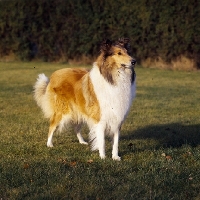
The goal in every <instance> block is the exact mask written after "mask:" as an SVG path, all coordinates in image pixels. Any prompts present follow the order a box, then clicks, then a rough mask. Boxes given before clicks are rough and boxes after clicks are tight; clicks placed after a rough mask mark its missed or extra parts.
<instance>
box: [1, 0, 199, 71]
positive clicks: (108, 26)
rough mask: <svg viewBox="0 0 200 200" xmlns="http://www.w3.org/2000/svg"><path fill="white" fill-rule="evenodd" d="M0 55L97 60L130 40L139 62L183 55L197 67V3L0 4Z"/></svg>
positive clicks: (63, 0) (91, 0) (60, 0)
mask: <svg viewBox="0 0 200 200" xmlns="http://www.w3.org/2000/svg"><path fill="white" fill-rule="evenodd" d="M0 37H1V39H0V57H2V56H4V55H7V54H9V53H11V52H12V53H14V54H16V55H17V56H18V57H19V58H20V59H21V60H31V59H34V58H39V59H42V60H44V61H53V60H58V59H59V58H61V57H64V58H65V59H66V60H68V59H72V58H76V57H80V56H82V55H84V56H96V55H97V54H98V52H99V44H100V42H101V41H102V40H103V39H104V38H105V39H106V38H109V39H114V40H115V39H118V38H119V37H129V38H130V39H131V45H132V48H133V55H134V56H135V57H136V58H137V60H138V61H141V60H143V59H146V58H149V57H151V58H155V59H156V58H157V57H161V58H162V59H163V60H165V61H166V62H171V61H172V60H173V59H176V58H177V57H178V56H181V55H184V56H186V57H188V58H191V59H193V60H194V61H195V64H196V66H197V67H198V68H200V58H199V57H200V1H199V0H181V1H177V0H162V1H157V0H123V1H122V0H98V1H96V0H29V1H26V0H9V1H8V0H0Z"/></svg>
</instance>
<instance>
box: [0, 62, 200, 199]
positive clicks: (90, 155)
mask: <svg viewBox="0 0 200 200" xmlns="http://www.w3.org/2000/svg"><path fill="white" fill-rule="evenodd" d="M63 67H66V66H65V65H64V64H50V63H36V62H35V63H17V62H15V63H0V199H2V200H6V199H23V200H24V199H37V200H38V199H78V200H82V199H92V200H93V199H99V200H104V199H120V200H122V199H124V200H127V199H133V200H137V199H146V200H151V199H152V200H153V199H156V200H157V199H166V200H169V199H180V200H188V199H196V200H197V199H200V93H199V91H200V81H199V80H200V79H199V75H200V72H175V71H165V70H156V69H143V68H139V67H137V68H136V72H137V96H136V99H135V101H134V102H133V105H132V108H131V111H130V113H129V115H128V117H127V119H126V121H125V123H124V125H123V126H122V131H121V139H120V143H119V154H120V156H121V158H122V161H121V162H115V161H112V159H111V158H110V157H111V145H110V141H109V139H107V141H106V152H107V158H106V159H105V160H101V159H99V156H98V152H91V151H90V148H89V147H88V146H84V145H81V144H79V143H78V141H77V139H76V136H75V135H74V134H72V132H73V131H72V129H71V128H69V130H68V131H67V133H63V134H57V135H55V137H54V144H55V147H54V148H52V149H49V148H47V147H46V140H47V132H48V122H47V120H45V119H44V118H43V115H42V113H41V111H40V109H39V108H38V107H37V106H36V103H35V102H34V101H33V95H32V86H33V84H34V82H35V80H36V77H37V74H38V73H42V72H44V73H45V74H47V75H48V76H49V75H50V74H51V73H52V72H53V71H55V70H56V69H59V68H63ZM87 132H88V130H87V128H85V129H84V130H83V135H84V137H85V139H88V137H87Z"/></svg>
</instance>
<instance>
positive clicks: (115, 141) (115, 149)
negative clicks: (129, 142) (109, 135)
mask: <svg viewBox="0 0 200 200" xmlns="http://www.w3.org/2000/svg"><path fill="white" fill-rule="evenodd" d="M118 143H119V130H117V131H115V132H114V136H113V149H112V159H113V160H117V161H120V160H121V158H120V157H119V156H118Z"/></svg>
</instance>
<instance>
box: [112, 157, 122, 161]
mask: <svg viewBox="0 0 200 200" xmlns="http://www.w3.org/2000/svg"><path fill="white" fill-rule="evenodd" d="M112 159H113V160H116V161H120V160H121V158H120V157H119V156H112Z"/></svg>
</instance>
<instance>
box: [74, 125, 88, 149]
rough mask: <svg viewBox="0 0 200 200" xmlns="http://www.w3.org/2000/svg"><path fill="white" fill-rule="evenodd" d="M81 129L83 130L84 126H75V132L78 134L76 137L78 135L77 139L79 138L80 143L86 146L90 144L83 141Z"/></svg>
mask: <svg viewBox="0 0 200 200" xmlns="http://www.w3.org/2000/svg"><path fill="white" fill-rule="evenodd" d="M81 128H82V124H77V125H75V127H74V130H75V133H76V135H77V138H78V140H79V142H80V143H81V144H86V145H88V143H87V142H85V140H84V139H83V137H82V135H81Z"/></svg>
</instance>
